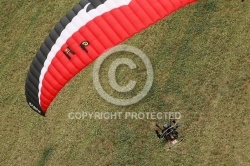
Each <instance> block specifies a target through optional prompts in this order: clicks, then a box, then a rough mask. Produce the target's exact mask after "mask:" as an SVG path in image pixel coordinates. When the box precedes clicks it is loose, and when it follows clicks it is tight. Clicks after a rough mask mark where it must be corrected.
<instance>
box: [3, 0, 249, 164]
mask: <svg viewBox="0 0 250 166" xmlns="http://www.w3.org/2000/svg"><path fill="white" fill-rule="evenodd" d="M77 2H78V1H77V0H74V1H72V2H69V1H66V0H62V1H60V3H59V2H57V1H41V0H34V1H20V0H19V1H13V0H10V1H7V0H1V1H0V6H1V8H2V10H1V11H0V28H1V30H0V35H1V39H0V51H1V56H0V68H1V70H0V78H1V81H0V90H1V94H0V110H1V116H0V120H1V121H0V131H1V132H0V165H227V166H230V165H250V158H249V156H250V146H249V144H250V130H249V119H250V110H249V108H250V102H249V100H250V46H249V41H250V32H249V29H250V24H249V23H250V20H249V18H250V3H249V1H245V2H243V3H242V2H241V1H240V0H239V1H216V0H207V1H205V0H203V1H200V2H199V3H196V4H193V5H191V6H189V7H187V8H184V9H181V10H179V11H178V12H176V13H174V14H173V15H171V16H169V17H167V18H165V19H164V20H162V21H161V22H159V23H157V24H155V25H154V26H152V27H150V28H148V29H146V30H145V31H143V32H141V33H140V34H138V35H136V36H134V37H133V38H131V39H129V40H128V41H126V42H124V43H126V44H129V45H132V46H135V47H137V48H140V49H141V50H142V51H143V52H145V53H146V54H147V55H148V57H149V58H150V60H151V62H152V65H153V67H154V73H155V75H154V77H155V78H154V83H153V87H152V89H151V90H150V92H149V94H148V95H147V96H146V98H144V99H143V100H142V101H141V102H139V103H137V104H135V105H132V106H128V107H118V106H115V105H112V104H109V103H107V102H106V101H105V100H104V99H102V98H101V97H100V96H99V95H98V93H97V92H96V90H95V88H94V86H93V83H92V69H93V65H90V66H89V67H88V68H86V69H85V70H84V71H83V72H81V73H80V74H79V75H77V76H76V77H75V78H74V79H73V80H72V81H71V82H70V83H69V84H68V85H67V86H66V87H65V88H64V89H63V90H62V91H61V92H60V94H59V95H58V97H57V98H56V99H55V100H54V102H53V104H52V105H51V106H50V108H49V110H48V113H47V117H46V118H43V117H41V116H39V115H37V114H36V113H34V111H31V109H30V108H29V107H28V105H27V104H26V101H25V96H24V84H25V79H26V74H27V71H28V69H29V65H30V63H31V61H32V59H33V57H34V56H35V53H36V50H37V49H38V48H39V46H40V44H41V43H42V42H43V40H44V38H45V37H46V35H47V34H48V32H49V31H50V29H51V28H53V26H54V25H55V23H56V22H57V21H58V20H59V19H60V18H61V17H62V16H63V15H65V13H66V12H67V11H68V10H70V9H71V8H72V6H73V5H74V4H76V3H77ZM126 56H128V57H129V56H130V55H126ZM112 59H113V57H111V59H110V61H108V62H107V63H109V62H111V60H112ZM106 70H107V68H105V67H104V69H103V71H102V72H103V73H104V72H105V71H106ZM123 70H125V73H126V76H123V75H119V79H120V80H121V84H122V83H123V82H122V80H123V79H124V78H128V77H129V76H132V78H133V79H134V78H136V77H138V75H140V72H141V71H139V73H138V75H137V74H129V71H126V69H123V68H121V69H120V71H119V73H121V74H122V73H123V72H124V71H123ZM144 74H145V73H144ZM142 75H143V74H142ZM129 78H130V77H129ZM102 81H103V82H104V83H105V82H107V80H105V79H104V80H102ZM125 82H127V80H125ZM142 85H143V78H139V85H138V86H139V87H138V89H140V87H141V86H142ZM105 88H106V89H107V90H110V87H108V86H107V87H106V86H105ZM115 95H119V94H115ZM130 95H131V94H130ZM123 97H124V96H123ZM125 97H126V96H125ZM82 111H89V112H91V111H93V112H94V111H103V112H116V111H123V112H126V111H127V112H128V111H131V112H143V111H155V112H157V111H161V112H167V111H169V112H170V111H174V112H180V113H181V114H182V119H181V120H180V121H179V122H180V124H181V127H180V130H179V132H180V135H181V136H184V137H185V141H184V142H183V143H181V144H180V145H179V146H177V147H175V148H174V149H173V150H172V151H168V152H166V150H165V149H164V143H163V142H161V141H160V140H158V139H157V138H156V136H155V133H154V127H153V126H154V124H155V123H159V124H163V123H164V122H165V121H164V120H131V119H127V120H126V119H120V120H90V119H85V120H70V119H68V114H69V113H70V112H82Z"/></svg>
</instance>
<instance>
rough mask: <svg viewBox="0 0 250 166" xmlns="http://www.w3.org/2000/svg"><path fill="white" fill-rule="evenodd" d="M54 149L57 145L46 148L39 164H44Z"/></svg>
mask: <svg viewBox="0 0 250 166" xmlns="http://www.w3.org/2000/svg"><path fill="white" fill-rule="evenodd" d="M54 150H55V145H50V146H49V147H47V148H45V149H44V151H43V153H42V156H41V158H40V160H39V161H38V165H39V166H44V165H45V164H46V163H47V161H48V160H49V158H50V157H51V155H52V153H53V151H54Z"/></svg>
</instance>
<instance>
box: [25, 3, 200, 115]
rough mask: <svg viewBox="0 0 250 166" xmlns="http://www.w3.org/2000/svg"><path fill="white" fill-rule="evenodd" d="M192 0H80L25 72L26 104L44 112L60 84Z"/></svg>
mask: <svg viewBox="0 0 250 166" xmlns="http://www.w3.org/2000/svg"><path fill="white" fill-rule="evenodd" d="M195 1H196V0H81V1H80V2H79V4H77V5H76V6H75V7H74V8H73V9H72V10H71V11H70V12H68V14H67V15H66V16H64V17H63V18H62V19H61V20H60V21H59V22H58V23H57V24H56V26H55V28H54V29H53V30H52V31H51V32H50V33H49V35H48V37H46V39H45V41H44V43H43V44H42V45H41V47H40V49H39V50H38V52H37V54H36V56H35V58H34V60H33V62H32V64H31V66H30V70H29V72H28V76H27V80H26V86H25V95H26V99H27V102H28V104H29V106H30V107H31V108H32V109H33V110H35V111H36V112H38V113H39V114H41V115H45V113H46V111H47V109H48V107H49V105H50V104H51V102H52V101H53V99H54V98H55V97H56V95H57V94H58V92H59V91H60V90H61V89H62V88H63V87H64V86H65V84H66V83H67V82H68V81H69V80H70V79H71V78H73V77H74V76H75V75H76V74H77V73H78V72H80V71H81V70H83V69H84V68H85V67H86V66H87V65H89V64H90V63H92V62H93V61H94V60H95V59H96V58H98V57H99V56H100V55H101V54H102V53H104V52H105V51H106V50H108V49H110V48H112V47H114V46H115V45H117V44H119V43H121V42H123V41H124V40H126V39H128V38H130V37H131V36H133V35H134V34H136V33H138V32H140V31H142V30H143V29H145V28H147V27H148V26H150V25H152V24H154V23H156V22H157V21H159V20H160V19H162V18H164V17H166V16H167V15H169V14H171V13H172V12H174V11H176V10H178V9H180V8H181V7H184V6H186V5H188V4H190V3H192V2H195Z"/></svg>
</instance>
